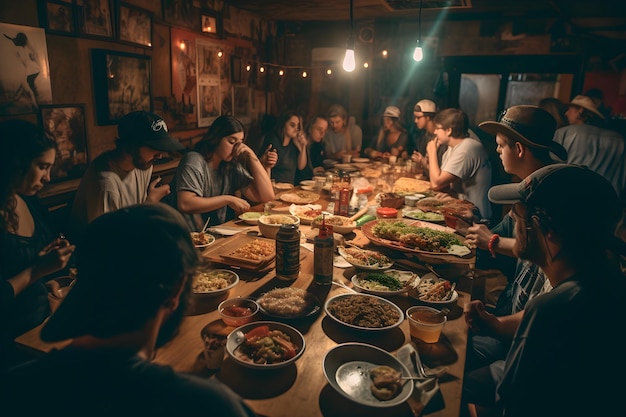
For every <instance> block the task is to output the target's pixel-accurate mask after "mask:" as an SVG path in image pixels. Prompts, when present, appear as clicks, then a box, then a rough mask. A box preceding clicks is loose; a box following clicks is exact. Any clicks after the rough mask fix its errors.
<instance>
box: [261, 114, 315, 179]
mask: <svg viewBox="0 0 626 417" xmlns="http://www.w3.org/2000/svg"><path fill="white" fill-rule="evenodd" d="M306 143H307V140H306V136H305V135H304V132H303V126H302V117H301V116H300V115H299V114H298V113H296V112H295V111H287V112H285V113H283V114H282V115H281V116H280V117H279V118H278V120H277V121H276V127H275V128H274V130H273V131H271V132H269V133H268V134H267V135H266V136H265V139H264V141H263V146H262V147H261V149H270V147H271V149H275V150H276V152H277V153H278V163H277V164H276V165H275V166H274V167H273V168H272V170H271V175H272V178H273V179H274V180H276V182H286V183H289V184H294V183H295V180H296V171H297V170H299V169H300V170H301V169H304V168H305V167H306V164H307V152H306Z"/></svg>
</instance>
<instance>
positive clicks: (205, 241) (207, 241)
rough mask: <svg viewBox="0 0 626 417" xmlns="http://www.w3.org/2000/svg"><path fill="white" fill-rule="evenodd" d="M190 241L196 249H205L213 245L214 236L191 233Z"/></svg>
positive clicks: (203, 233) (204, 233)
mask: <svg viewBox="0 0 626 417" xmlns="http://www.w3.org/2000/svg"><path fill="white" fill-rule="evenodd" d="M191 240H192V241H193V245H194V246H195V247H196V248H206V247H207V246H210V245H212V244H213V243H215V236H213V235H212V234H209V233H206V232H191Z"/></svg>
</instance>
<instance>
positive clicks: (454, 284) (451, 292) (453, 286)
mask: <svg viewBox="0 0 626 417" xmlns="http://www.w3.org/2000/svg"><path fill="white" fill-rule="evenodd" d="M455 288H456V282H453V283H452V285H451V286H450V292H448V295H446V300H450V299H451V298H452V296H453V295H454V289H455Z"/></svg>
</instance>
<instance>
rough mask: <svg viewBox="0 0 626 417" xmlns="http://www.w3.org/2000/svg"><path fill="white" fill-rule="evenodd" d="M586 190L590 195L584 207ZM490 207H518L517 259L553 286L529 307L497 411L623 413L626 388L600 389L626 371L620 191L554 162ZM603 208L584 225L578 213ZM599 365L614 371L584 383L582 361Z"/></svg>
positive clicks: (497, 192) (494, 192) (499, 190)
mask: <svg viewBox="0 0 626 417" xmlns="http://www.w3.org/2000/svg"><path fill="white" fill-rule="evenodd" d="M581 188H582V189H585V190H593V191H592V193H593V195H592V196H590V198H582V199H581V198H580V190H581ZM489 199H490V200H491V201H492V202H493V203H495V204H512V205H513V208H512V210H511V212H512V215H513V216H514V217H515V220H516V223H515V224H516V226H515V232H516V238H515V244H514V246H513V252H514V253H515V255H516V256H518V257H520V258H521V259H524V260H527V261H530V262H532V263H534V264H536V265H538V266H539V267H540V268H541V269H542V270H543V271H544V273H545V274H546V276H547V277H548V279H549V281H550V284H551V285H552V287H553V288H554V289H553V290H552V291H550V292H548V293H545V294H542V295H540V296H537V297H535V298H533V299H532V300H530V301H529V302H528V304H527V305H526V309H525V313H524V317H523V319H522V321H521V323H520V324H519V327H518V328H517V331H516V333H515V336H514V338H513V342H512V345H511V348H510V350H509V352H508V354H507V357H506V362H505V366H504V375H503V378H502V381H501V382H500V384H499V385H498V388H497V400H498V401H497V404H496V407H497V408H499V409H501V410H503V415H504V416H507V417H509V416H556V415H563V416H581V417H582V416H592V415H593V416H621V415H625V414H626V405H624V400H623V391H624V384H623V383H605V382H604V381H614V380H615V376H616V375H618V376H620V375H624V372H625V371H626V356H624V352H623V347H622V345H621V344H620V343H617V342H616V341H615V337H619V336H618V335H619V332H620V331H621V330H620V329H622V328H623V324H624V322H625V320H626V309H624V307H623V297H624V294H625V291H626V280H625V277H624V275H623V274H622V272H621V271H620V269H619V263H618V261H617V260H618V257H617V256H616V255H625V254H626V244H625V242H623V241H621V240H619V239H618V238H616V237H615V235H614V233H615V226H616V223H617V221H618V220H619V216H620V214H621V207H620V204H619V200H618V197H617V194H616V193H615V190H614V189H613V187H612V186H611V184H610V183H609V182H608V181H607V180H606V179H605V178H603V177H602V176H600V175H599V174H597V173H595V172H594V171H592V170H590V169H588V168H586V167H581V166H577V165H571V164H551V165H548V166H546V167H543V168H540V169H538V170H537V171H535V172H534V173H532V174H531V175H529V176H528V177H526V178H525V179H524V180H523V181H522V182H520V183H516V184H505V185H498V186H494V187H492V188H491V189H490V190H489ZM598 208H601V209H600V210H601V214H600V215H597V216H585V219H584V221H582V222H581V218H580V213H594V212H596V211H597V210H598ZM471 327H472V323H470V328H471ZM593 357H596V358H606V359H607V360H608V363H603V361H600V362H598V363H599V366H594V367H593V371H592V373H591V374H589V375H587V373H585V372H582V371H581V370H582V369H583V368H581V366H582V365H581V364H582V362H581V360H582V361H583V362H585V360H587V361H588V359H589V358H593ZM583 358H586V359H585V360H583ZM585 369H586V368H585ZM581 372H582V373H581Z"/></svg>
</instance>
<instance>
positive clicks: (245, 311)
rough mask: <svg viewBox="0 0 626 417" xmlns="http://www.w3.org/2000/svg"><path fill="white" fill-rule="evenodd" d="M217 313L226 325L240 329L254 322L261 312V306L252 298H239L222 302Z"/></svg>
mask: <svg viewBox="0 0 626 417" xmlns="http://www.w3.org/2000/svg"><path fill="white" fill-rule="evenodd" d="M217 311H218V312H219V313H220V317H222V321H223V322H224V323H226V325H228V326H233V327H238V326H242V325H244V324H247V323H250V322H251V321H252V318H253V317H254V315H255V314H256V313H258V312H259V305H258V304H257V303H256V301H254V300H252V299H250V298H242V297H237V298H230V299H228V300H224V301H222V302H221V303H220V305H219V306H217Z"/></svg>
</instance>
